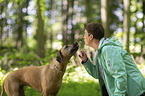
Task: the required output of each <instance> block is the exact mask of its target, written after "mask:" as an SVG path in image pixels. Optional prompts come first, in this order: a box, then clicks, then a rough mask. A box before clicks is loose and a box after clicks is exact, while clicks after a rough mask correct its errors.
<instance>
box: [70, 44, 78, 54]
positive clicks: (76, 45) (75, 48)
mask: <svg viewBox="0 0 145 96" xmlns="http://www.w3.org/2000/svg"><path fill="white" fill-rule="evenodd" d="M78 48H79V45H78V43H77V42H75V43H74V44H73V48H72V50H71V52H70V53H75V52H76V51H77V50H78Z"/></svg>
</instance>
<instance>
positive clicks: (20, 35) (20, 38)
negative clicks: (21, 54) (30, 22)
mask: <svg viewBox="0 0 145 96" xmlns="http://www.w3.org/2000/svg"><path fill="white" fill-rule="evenodd" d="M18 6H19V9H18V14H19V15H18V37H17V49H20V48H21V47H22V45H23V19H22V18H23V13H22V6H21V5H20V2H19V4H18Z"/></svg>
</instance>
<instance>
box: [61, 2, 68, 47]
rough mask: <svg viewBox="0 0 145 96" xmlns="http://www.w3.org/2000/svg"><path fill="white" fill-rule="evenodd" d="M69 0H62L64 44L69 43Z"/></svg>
mask: <svg viewBox="0 0 145 96" xmlns="http://www.w3.org/2000/svg"><path fill="white" fill-rule="evenodd" d="M68 6H69V5H68V0H62V21H61V23H62V26H61V28H62V29H61V31H62V36H63V39H62V41H63V44H64V45H66V44H67V24H68V23H67V22H68Z"/></svg>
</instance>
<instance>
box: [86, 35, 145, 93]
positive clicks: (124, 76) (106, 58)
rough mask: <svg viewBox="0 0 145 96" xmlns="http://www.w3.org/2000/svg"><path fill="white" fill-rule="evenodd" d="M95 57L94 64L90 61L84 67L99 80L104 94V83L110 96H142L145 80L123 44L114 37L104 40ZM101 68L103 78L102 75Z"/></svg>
mask: <svg viewBox="0 0 145 96" xmlns="http://www.w3.org/2000/svg"><path fill="white" fill-rule="evenodd" d="M100 43H101V44H100V47H99V49H98V50H97V54H96V55H95V57H94V63H95V64H93V63H92V62H91V60H90V59H88V60H87V61H86V62H85V63H83V66H84V67H85V69H86V71H87V72H88V73H89V74H90V75H91V76H93V77H94V78H96V79H99V83H100V89H101V92H102V94H103V93H104V92H103V89H102V87H101V86H103V83H104V84H105V86H106V89H107V92H108V94H109V96H140V95H141V94H143V93H144V92H145V78H144V77H143V75H142V74H141V72H140V70H139V69H138V67H137V66H136V64H135V63H134V61H133V59H132V57H131V56H130V55H129V54H128V53H127V52H126V51H125V50H124V49H123V47H122V44H121V43H120V42H119V41H116V40H115V39H114V38H113V37H112V38H110V39H105V38H103V39H102V40H101V42H100ZM99 65H100V66H101V69H102V72H103V78H101V75H100V68H99Z"/></svg>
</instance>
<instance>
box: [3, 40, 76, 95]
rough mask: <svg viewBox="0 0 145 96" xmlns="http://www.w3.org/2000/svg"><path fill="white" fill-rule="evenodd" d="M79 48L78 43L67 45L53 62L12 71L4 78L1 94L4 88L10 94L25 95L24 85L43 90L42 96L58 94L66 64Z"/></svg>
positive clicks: (39, 90)
mask: <svg viewBox="0 0 145 96" xmlns="http://www.w3.org/2000/svg"><path fill="white" fill-rule="evenodd" d="M77 50H78V44H77V43H74V44H73V45H68V46H67V45H65V46H63V47H62V49H61V50H60V51H59V52H58V55H57V58H56V60H54V61H53V62H52V63H51V64H49V65H44V66H33V67H25V68H21V69H19V70H17V71H13V72H11V73H10V74H9V75H8V76H7V77H6V78H5V80H4V83H3V85H2V93H1V96H3V91H4V89H5V91H6V93H7V95H8V96H25V94H24V86H30V87H32V88H34V89H35V90H37V91H38V92H41V95H42V96H49V95H50V96H56V94H57V93H58V91H59V89H60V87H61V83H62V77H63V74H64V72H65V70H66V65H67V63H68V61H69V59H70V58H71V56H72V55H74V54H75V53H76V51H77Z"/></svg>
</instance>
